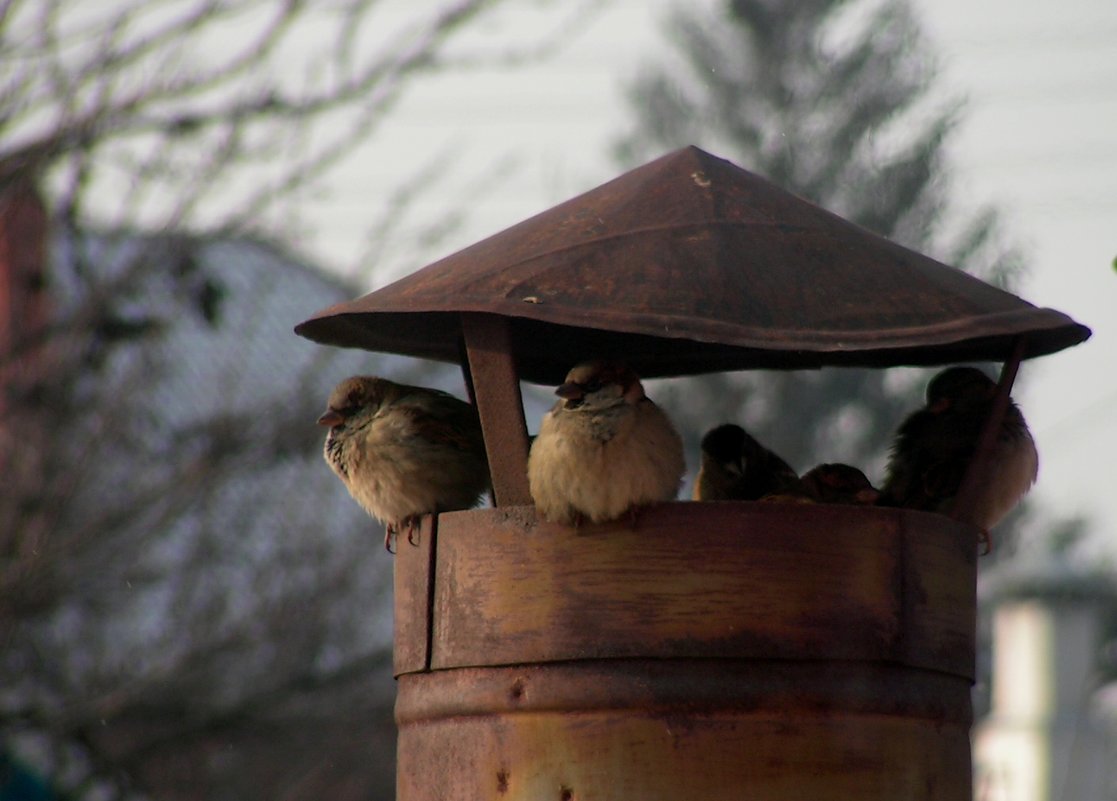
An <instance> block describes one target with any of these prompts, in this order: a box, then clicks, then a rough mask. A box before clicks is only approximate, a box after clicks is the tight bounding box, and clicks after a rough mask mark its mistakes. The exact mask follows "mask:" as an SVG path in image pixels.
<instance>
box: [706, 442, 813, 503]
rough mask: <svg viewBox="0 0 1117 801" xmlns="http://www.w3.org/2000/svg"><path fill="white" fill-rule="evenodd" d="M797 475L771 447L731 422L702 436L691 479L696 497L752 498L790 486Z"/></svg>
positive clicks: (747, 499) (739, 499)
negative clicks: (699, 461) (695, 473)
mask: <svg viewBox="0 0 1117 801" xmlns="http://www.w3.org/2000/svg"><path fill="white" fill-rule="evenodd" d="M798 481H799V476H798V474H796V472H795V471H794V470H792V469H791V467H790V466H789V465H788V464H787V462H785V461H784V460H783V459H781V458H780V457H779V456H777V455H776V454H775V453H773V452H772V451H770V450H768V449H767V448H765V447H764V446H763V445H761V444H760V443H759V442H757V441H756V439H755V438H753V437H752V436H751V435H750V434H749V433H748V432H746V431H745V429H743V428H741V427H740V426H739V425H734V424H733V423H725V424H724V425H720V426H718V427H716V428H712V429H710V430H709V431H707V432H706V435H705V436H704V437H702V465H701V467H699V469H698V477H697V478H696V479H695V481H694V492H693V496H692V497H693V498H694V500H696V501H755V500H759V499H760V498H762V497H764V496H766V495H773V494H780V493H784V492H787V491H791V490H793V489H794V488H795V487H796V485H797V484H798Z"/></svg>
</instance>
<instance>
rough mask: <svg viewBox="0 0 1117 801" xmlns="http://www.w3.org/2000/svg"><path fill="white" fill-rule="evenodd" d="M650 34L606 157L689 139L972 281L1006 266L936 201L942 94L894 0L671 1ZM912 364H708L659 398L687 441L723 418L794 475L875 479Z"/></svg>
mask: <svg viewBox="0 0 1117 801" xmlns="http://www.w3.org/2000/svg"><path fill="white" fill-rule="evenodd" d="M666 30H667V32H668V35H669V36H670V37H671V38H672V39H673V40H674V41H675V43H676V45H677V48H676V50H675V51H674V52H672V53H669V54H668V58H667V59H666V60H665V63H664V64H663V65H661V66H658V67H652V68H649V69H648V70H646V71H645V72H644V73H643V74H642V75H641V76H640V77H639V78H638V79H637V80H636V81H635V82H634V83H633V84H632V86H631V87H630V92H629V94H630V100H631V104H630V105H631V108H632V111H633V114H634V116H635V120H634V123H633V126H632V131H631V133H629V134H628V135H627V136H625V137H624V138H623V139H622V141H621V142H620V143H619V145H618V148H617V152H618V157H619V159H620V161H621V162H622V163H624V164H625V165H634V164H636V163H640V162H643V161H646V160H648V159H649V158H651V157H653V156H655V155H658V154H660V153H661V152H663V151H664V150H667V149H673V148H676V147H682V146H685V145H688V144H694V145H698V146H699V147H702V148H704V149H707V150H710V151H711V152H713V153H716V154H718V155H721V156H724V157H727V158H730V159H732V160H733V161H735V162H736V163H738V164H740V165H742V166H743V167H745V168H747V169H750V170H753V171H755V172H757V173H759V174H761V175H763V176H765V177H767V178H769V179H770V180H772V181H774V182H775V183H777V184H779V185H780V186H783V187H784V188H786V189H789V190H790V191H792V192H795V193H796V194H799V195H801V196H802V197H805V198H806V199H808V200H811V201H813V202H814V203H817V204H819V205H821V206H824V207H825V208H827V209H830V210H831V211H834V212H836V213H837V214H840V215H842V216H843V217H845V218H847V219H849V220H852V221H853V222H856V223H858V224H860V225H862V226H864V227H866V228H868V229H869V230H871V231H874V232H876V233H878V234H881V235H883V236H885V237H888V238H889V239H892V240H894V241H897V242H899V243H901V244H903V245H905V246H907V247H910V248H913V249H915V250H919V251H922V252H924V253H928V254H931V255H933V256H935V257H936V258H938V259H939V260H941V261H943V262H945V263H947V264H952V265H955V266H959V267H962V268H963V269H966V270H968V271H970V272H973V273H975V274H977V275H979V276H981V277H982V278H984V279H986V280H991V281H993V282H994V283H998V284H1002V285H1003V284H1005V283H1006V282H1007V280H1008V279H1010V278H1011V277H1012V276H1014V275H1015V274H1017V272H1018V270H1019V268H1020V259H1019V257H1018V255H1017V253H1016V252H1015V251H1013V250H1012V249H1011V248H1008V247H1006V246H1005V245H1004V243H1003V241H1002V239H1001V237H1000V236H999V234H998V226H997V222H996V216H995V215H994V213H993V212H992V211H990V210H988V209H984V210H979V211H978V212H976V213H971V214H970V217H969V219H967V220H965V221H962V222H960V221H959V219H958V216H957V215H956V214H952V213H951V209H950V206H949V203H948V197H949V189H950V183H949V180H948V179H949V169H948V164H947V158H946V149H945V145H946V142H947V139H948V136H949V134H950V132H951V130H952V129H953V127H954V123H955V120H956V108H957V106H956V104H954V103H952V102H945V101H942V100H941V99H939V96H938V95H937V94H936V92H935V91H934V76H935V72H934V65H933V59H932V58H931V55H930V54H929V52H928V50H927V47H926V46H925V43H924V41H923V39H922V37H921V36H920V31H919V27H918V25H917V24H916V21H915V20H914V19H913V16H912V12H911V10H910V8H909V4H908V2H907V1H906V0H806V2H798V3H784V2H780V1H779V0H731V1H730V2H720V3H718V4H717V6H716V9H714V10H712V11H711V12H709V13H702V12H696V11H694V10H692V9H689V8H687V9H683V8H681V7H680V8H679V10H677V11H676V12H675V13H674V14H673V16H672V17H671V18H670V21H669V25H668V26H667V27H666ZM865 291H866V292H872V287H865ZM926 376H927V373H926V372H925V371H887V372H886V371H877V370H858V369H824V370H819V371H814V372H806V371H800V372H780V371H756V372H749V373H736V374H723V375H711V376H707V377H703V378H702V379H700V380H698V381H697V382H696V381H695V380H693V379H689V380H688V381H687V382H686V383H685V386H684V384H683V383H681V382H672V383H671V384H670V385H669V386H668V387H665V390H666V395H665V396H664V400H665V402H666V403H668V404H670V405H672V407H673V409H674V410H675V411H676V414H677V416H678V420H679V423H680V425H681V426H682V427H683V428H684V429H685V435H686V437H687V439H688V440H689V442H690V443H691V444H692V446H693V447H695V448H697V443H698V439H699V438H700V437H701V435H702V433H703V431H704V430H706V429H708V428H710V427H712V426H713V425H716V424H717V423H720V422H724V421H738V422H741V423H742V424H743V425H745V426H746V428H749V429H750V430H752V431H753V433H754V434H756V436H757V437H758V438H760V439H761V441H763V442H764V443H765V444H767V445H769V446H770V447H772V448H774V449H775V450H776V451H778V452H779V453H780V454H781V455H783V456H784V457H785V458H786V459H787V460H788V461H789V462H790V463H791V464H792V466H793V467H795V468H796V469H797V470H799V471H805V470H807V469H809V468H811V467H812V466H814V465H815V464H818V463H820V462H826V461H841V462H848V463H851V464H856V465H859V466H862V467H865V468H867V472H868V473H869V475H870V477H871V478H874V479H876V480H878V481H879V480H880V478H881V473H882V468H883V461H884V457H885V452H886V449H887V445H888V441H889V439H890V437H891V435H892V432H893V431H894V430H895V427H896V425H897V424H898V423H899V421H900V419H902V417H903V415H904V414H906V413H907V412H908V411H909V410H911V409H912V408H914V407H915V406H917V405H919V404H920V403H921V402H922V392H923V387H924V384H925V378H926ZM684 394H685V397H684Z"/></svg>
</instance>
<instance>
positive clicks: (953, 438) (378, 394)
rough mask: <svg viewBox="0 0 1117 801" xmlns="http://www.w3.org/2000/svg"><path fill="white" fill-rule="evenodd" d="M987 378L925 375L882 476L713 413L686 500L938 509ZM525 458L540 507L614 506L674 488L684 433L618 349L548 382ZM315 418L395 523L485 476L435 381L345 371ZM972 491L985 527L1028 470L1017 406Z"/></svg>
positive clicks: (465, 503)
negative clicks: (615, 357) (552, 385)
mask: <svg viewBox="0 0 1117 801" xmlns="http://www.w3.org/2000/svg"><path fill="white" fill-rule="evenodd" d="M995 393H996V384H995V383H994V381H993V380H992V379H991V378H990V377H989V376H987V375H986V374H985V373H984V372H982V371H981V370H979V369H977V368H974V367H951V368H948V369H946V370H944V371H942V372H941V373H939V374H938V375H936V376H935V377H934V379H932V381H931V382H930V384H929V385H928V387H927V399H926V405H925V406H924V407H923V408H921V409H918V410H916V411H915V412H913V413H912V414H910V415H909V416H908V417H907V419H905V420H904V422H903V423H902V424H901V425H900V427H899V429H898V430H897V432H896V436H895V439H894V442H893V445H892V452H891V457H890V459H889V462H888V467H887V471H886V477H885V480H884V483H883V485H882V486H881V488H880V489H879V490H878V489H876V488H875V487H874V486H873V485H872V483H871V482H870V481H869V479H868V478H867V477H866V476H865V474H864V473H863V472H862V471H861V470H859V469H857V468H856V467H853V466H851V465H846V464H838V463H829V464H821V465H818V466H817V467H815V468H813V469H811V470H809V471H807V472H806V473H804V474H803V475H801V476H800V475H799V474H797V473H796V472H795V470H793V469H792V468H791V467H790V465H788V463H787V462H786V461H784V460H783V459H781V458H780V457H779V456H778V455H777V454H776V453H774V452H773V451H771V450H769V449H768V448H766V447H764V445H762V444H761V443H760V442H758V441H757V440H756V439H755V438H754V437H753V436H751V435H750V434H749V433H748V432H747V431H745V429H743V428H742V427H741V426H739V425H736V424H733V423H726V424H723V425H719V426H716V427H715V428H712V429H711V430H710V431H708V432H707V433H706V435H705V436H704V437H703V438H702V448H701V450H702V457H701V466H700V469H699V471H698V477H697V479H696V481H695V484H694V493H693V499H694V500H697V501H723V500H749V501H770V502H792V503H827V504H855V505H877V506H894V507H903V508H909V509H923V510H930V511H938V512H943V513H950V512H951V511H952V509H951V507H952V504H953V501H954V498H955V496H956V495H957V494H958V492H959V489H960V487H961V484H962V482H963V479H964V477H965V474H966V471H967V467H968V466H969V464H970V462H971V460H972V458H973V456H974V452H975V450H976V448H977V443H978V440H979V438H980V436H981V432H982V429H983V426H984V423H985V420H986V418H987V417H988V415H989V412H990V409H991V408H992V406H993V403H994V396H995ZM555 394H556V395H558V398H559V399H558V401H557V402H556V403H555V405H554V406H553V407H552V408H551V410H550V411H548V412H547V413H546V414H545V415H544V416H543V419H542V421H541V423H540V426H539V433H538V434H537V435H536V436H535V437H534V438H533V441H532V443H531V450H530V454H529V457H528V466H527V473H528V484H529V487H530V491H531V497H532V499H533V501H534V502H535V506H536V509H537V511H538V513H539V515H540V516H541V517H542V518H543V519H545V520H548V521H552V522H557V523H564V524H568V525H578V524H580V523H583V522H589V523H601V522H605V521H608V520H615V519H618V518H620V517H622V516H624V515H626V514H631V513H634V511H635V510H636V509H638V508H640V507H642V506H645V505H648V504H653V503H657V502H661V501H669V500H674V499H675V497H676V495H677V493H678V491H679V487H680V485H681V482H682V477H683V473H684V471H685V467H686V465H685V461H684V458H683V443H682V439H681V438H680V437H679V434H678V432H677V431H676V430H675V427H674V425H672V423H671V421H670V419H669V418H668V417H667V415H666V414H665V413H664V412H663V410H661V409H660V408H659V407H658V406H657V405H656V404H655V403H654V402H653V401H652V400H651V399H650V398H648V396H647V395H646V394H645V393H644V387H643V385H642V384H641V383H640V379H639V377H638V376H637V375H636V373H635V372H633V371H632V370H631V369H630V368H628V367H627V366H625V365H623V364H619V363H617V362H609V361H592V362H586V363H584V364H580V365H578V366H576V367H575V368H574V369H572V370H571V371H570V372H569V373H568V374H567V376H566V380H565V381H564V382H563V383H562V385H560V386H559V387H558V389H556V390H555ZM318 423H319V424H321V425H324V426H328V427H329V434H328V435H327V437H326V446H325V457H326V461H327V462H328V463H329V465H330V467H331V468H332V469H333V471H334V472H335V473H336V474H337V475H338V477H339V478H340V479H341V480H342V482H343V483H344V484H345V486H346V487H347V488H348V490H349V493H350V494H351V495H352V496H353V498H354V499H355V500H356V501H357V502H358V503H359V504H360V505H361V506H362V507H364V509H365V510H366V511H367V512H368V513H369V514H371V515H372V516H373V517H375V518H376V519H377V520H379V521H381V522H382V523H384V524H385V526H386V529H387V535H386V539H385V545H387V546H390V542H391V537H392V535H393V534H395V533H397V532H399V531H400V530H402V529H404V528H406V529H407V530H408V532H409V536H410V532H412V531H414V527H415V526H416V525H417V523H418V521H419V519H420V518H421V517H422V516H423V515H426V514H432V513H437V512H447V511H453V510H458V509H469V508H472V507H473V506H476V505H477V504H478V503H479V502H480V500H481V498H482V496H483V495H484V494H485V493H486V492H487V491H488V490H489V488H490V478H489V470H488V463H487V460H486V456H485V446H484V441H483V439H482V436H481V425H480V422H479V420H478V416H477V412H476V410H475V409H474V408H473V406H472V405H471V404H468V403H466V402H465V401H462V400H459V399H457V398H455V397H453V396H452V395H449V394H447V393H445V392H441V391H439V390H435V389H428V388H425V387H413V386H406V385H403V384H396V383H393V382H391V381H388V380H387V379H384V378H378V377H373V376H357V377H354V378H349V379H346V380H345V381H343V382H341V383H340V384H339V385H338V386H337V387H336V388H335V389H334V391H333V393H332V394H331V395H330V399H329V403H328V405H327V409H326V412H325V413H324V414H323V415H322V416H321V417H319V418H318ZM986 465H987V468H988V473H987V474H986V475H984V476H983V485H982V491H981V492H978V493H976V494H975V496H974V500H973V507H972V509H971V510H970V513H969V519H970V520H971V521H972V522H973V523H975V524H976V525H977V526H979V527H980V528H981V529H982V530H983V531H984V532H987V531H988V529H989V528H991V527H992V526H994V525H995V524H996V523H997V522H999V521H1000V520H1001V519H1002V518H1003V517H1004V516H1005V515H1006V514H1008V512H1009V511H1011V510H1012V508H1013V507H1015V506H1016V504H1017V503H1019V501H1020V499H1021V498H1022V497H1023V496H1024V494H1025V493H1026V492H1027V491H1028V490H1029V489H1030V487H1031V485H1032V484H1033V483H1034V481H1035V479H1036V473H1037V469H1038V456H1037V454H1036V448H1035V443H1034V441H1033V440H1032V436H1031V434H1030V433H1029V431H1028V426H1027V424H1026V423H1025V422H1024V417H1023V415H1022V414H1021V413H1020V410H1019V408H1017V406H1016V405H1015V404H1014V403H1012V402H1011V400H1010V401H1009V403H1008V406H1007V409H1006V411H1005V414H1004V417H1003V421H1002V423H1001V426H1000V430H999V431H998V432H997V435H996V437H995V440H994V443H993V447H992V452H991V454H990V456H989V461H988V462H987V463H986Z"/></svg>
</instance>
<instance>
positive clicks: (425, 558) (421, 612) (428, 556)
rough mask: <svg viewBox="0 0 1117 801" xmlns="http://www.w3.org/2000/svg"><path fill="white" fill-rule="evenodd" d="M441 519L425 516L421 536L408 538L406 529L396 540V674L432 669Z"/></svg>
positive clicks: (394, 575)
mask: <svg viewBox="0 0 1117 801" xmlns="http://www.w3.org/2000/svg"><path fill="white" fill-rule="evenodd" d="M438 520H439V518H438V516H437V515H423V517H422V518H421V521H420V524H419V527H418V533H416V534H413V535H412V536H411V537H410V538H409V537H408V535H407V532H406V530H405V531H404V532H403V533H402V534H400V535H399V536H398V539H397V540H396V556H395V564H394V567H395V570H394V574H393V579H394V585H395V586H394V598H395V623H394V637H395V641H394V644H393V648H392V670H393V672H394V673H395V674H396V675H399V674H400V673H414V672H416V671H420V670H427V669H429V668H430V659H431V641H430V632H431V620H432V617H431V600H432V599H431V593H433V592H434V574H433V571H434V554H435V538H436V537H437V536H438Z"/></svg>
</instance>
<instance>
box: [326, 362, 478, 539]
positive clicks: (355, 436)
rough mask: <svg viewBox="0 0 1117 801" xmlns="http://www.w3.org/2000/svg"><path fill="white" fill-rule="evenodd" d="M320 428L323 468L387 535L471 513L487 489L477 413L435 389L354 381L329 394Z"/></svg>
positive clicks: (365, 378)
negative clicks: (430, 519) (429, 518)
mask: <svg viewBox="0 0 1117 801" xmlns="http://www.w3.org/2000/svg"><path fill="white" fill-rule="evenodd" d="M318 425H321V426H328V427H329V429H330V431H329V433H328V434H327V435H326V445H325V449H324V451H323V453H324V455H325V458H326V463H327V464H329V466H330V468H331V469H332V470H333V471H334V472H335V473H336V474H337V476H338V478H340V479H341V482H342V483H343V484H344V485H345V488H346V489H348V490H349V494H350V495H352V496H353V499H354V500H356V501H357V503H359V504H360V505H361V506H362V507H363V508H364V509H365V511H366V512H368V513H369V514H370V515H372V516H373V517H374V518H376V519H377V520H378V521H380V522H381V523H383V524H385V527H386V533H385V536H384V547H385V548H387V549H388V550H389V551H391V541H392V535H393V534H395V533H397V532H398V531H399V530H400V527H401V526H406V527H407V528H408V530H409V537H410V535H411V531H412V529H413V526H414V525H415V524H416V523H417V522H418V519H419V518H420V517H421V516H422V515H425V514H434V513H437V512H449V511H453V510H455V509H469V508H471V507H473V506H476V505H477V503H478V501H479V500H480V499H481V496H482V494H483V493H485V492H486V491H487V490H488V489H489V484H490V480H489V465H488V460H487V459H486V456H485V444H484V441H483V439H482V437H481V423H480V421H479V419H478V417H477V410H476V409H474V408H473V406H471V405H470V404H468V403H466V402H465V401H461V400H458V399H457V398H455V397H454V396H453V395H450V394H447V393H445V392H442V391H440V390H437V389H428V388H426V387H412V386H407V385H405V384H396V383H394V382H392V381H389V380H387V379H385V378H378V377H376V376H354V377H352V378H347V379H345V380H344V381H342V382H341V383H340V384H338V385H337V386H336V387H334V390H333V392H331V393H330V398H329V401H328V403H327V405H326V411H325V412H324V413H323V414H322V416H321V417H319V418H318Z"/></svg>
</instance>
